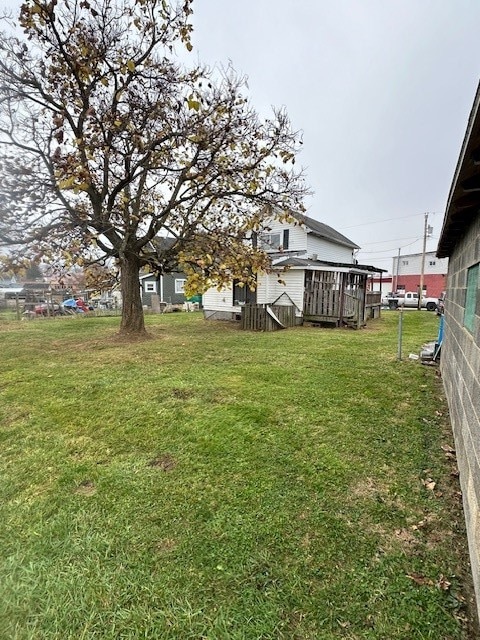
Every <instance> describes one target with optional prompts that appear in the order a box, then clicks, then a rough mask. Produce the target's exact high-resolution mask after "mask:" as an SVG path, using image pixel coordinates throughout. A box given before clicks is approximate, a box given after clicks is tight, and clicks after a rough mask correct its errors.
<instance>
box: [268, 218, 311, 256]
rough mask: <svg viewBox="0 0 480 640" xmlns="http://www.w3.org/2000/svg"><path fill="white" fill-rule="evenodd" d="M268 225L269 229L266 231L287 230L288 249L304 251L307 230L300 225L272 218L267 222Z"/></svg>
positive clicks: (279, 231)
mask: <svg viewBox="0 0 480 640" xmlns="http://www.w3.org/2000/svg"><path fill="white" fill-rule="evenodd" d="M268 227H269V228H270V229H271V231H269V232H268V233H276V232H278V233H283V231H284V230H285V229H288V230H289V234H288V251H298V252H305V251H306V249H307V231H306V229H305V227H303V226H302V225H299V224H293V223H288V222H279V221H278V220H272V221H270V222H269V224H268Z"/></svg>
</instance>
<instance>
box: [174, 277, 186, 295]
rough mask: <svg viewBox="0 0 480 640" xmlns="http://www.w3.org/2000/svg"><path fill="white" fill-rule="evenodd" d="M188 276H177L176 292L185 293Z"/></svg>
mask: <svg viewBox="0 0 480 640" xmlns="http://www.w3.org/2000/svg"><path fill="white" fill-rule="evenodd" d="M186 281H187V279H186V278H175V293H183V290H184V288H185V282H186Z"/></svg>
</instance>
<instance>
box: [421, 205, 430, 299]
mask: <svg viewBox="0 0 480 640" xmlns="http://www.w3.org/2000/svg"><path fill="white" fill-rule="evenodd" d="M432 231H433V228H432V227H429V226H428V213H426V214H425V225H424V229H423V251H422V266H421V268H420V286H419V289H420V290H419V292H418V309H419V310H420V309H421V308H422V299H423V281H424V277H425V252H426V249H427V237H430V235H431V233H432Z"/></svg>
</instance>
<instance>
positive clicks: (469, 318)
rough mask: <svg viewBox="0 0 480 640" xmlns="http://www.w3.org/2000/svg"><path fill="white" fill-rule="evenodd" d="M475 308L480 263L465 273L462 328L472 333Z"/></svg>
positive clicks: (479, 297)
mask: <svg viewBox="0 0 480 640" xmlns="http://www.w3.org/2000/svg"><path fill="white" fill-rule="evenodd" d="M477 307H480V263H478V264H475V265H474V266H473V267H470V269H468V271H467V295H466V299H465V314H464V316H463V326H464V327H465V328H466V329H468V330H469V331H470V332H472V333H473V330H474V328H475V315H476V313H477Z"/></svg>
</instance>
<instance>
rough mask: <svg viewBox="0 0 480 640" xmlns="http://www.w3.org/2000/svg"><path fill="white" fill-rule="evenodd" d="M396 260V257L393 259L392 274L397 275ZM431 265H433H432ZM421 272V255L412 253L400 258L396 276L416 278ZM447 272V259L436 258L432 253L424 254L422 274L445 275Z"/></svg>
mask: <svg viewBox="0 0 480 640" xmlns="http://www.w3.org/2000/svg"><path fill="white" fill-rule="evenodd" d="M397 260H398V257H397V256H395V257H394V258H393V268H392V273H393V274H396V273H397ZM432 263H433V264H432ZM421 271H422V254H421V253H414V254H411V255H406V256H402V255H401V256H400V260H399V267H398V275H399V276H416V275H418V274H419V273H420V272H421ZM447 272H448V258H437V257H436V256H435V253H434V252H433V251H431V252H429V253H426V254H425V269H424V273H425V274H427V275H431V274H440V275H443V274H446V273H447Z"/></svg>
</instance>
